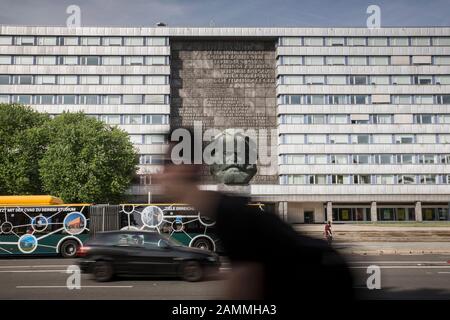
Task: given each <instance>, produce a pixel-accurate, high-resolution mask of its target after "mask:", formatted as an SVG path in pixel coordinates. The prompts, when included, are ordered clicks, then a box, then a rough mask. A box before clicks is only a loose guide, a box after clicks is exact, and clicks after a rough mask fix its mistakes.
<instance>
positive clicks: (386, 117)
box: [372, 114, 392, 124]
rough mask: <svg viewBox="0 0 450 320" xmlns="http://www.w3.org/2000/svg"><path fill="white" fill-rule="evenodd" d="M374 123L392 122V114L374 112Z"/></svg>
mask: <svg viewBox="0 0 450 320" xmlns="http://www.w3.org/2000/svg"><path fill="white" fill-rule="evenodd" d="M372 123H374V124H385V123H392V116H391V115H390V114H374V115H373V116H372Z"/></svg>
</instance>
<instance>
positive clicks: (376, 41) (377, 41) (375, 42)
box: [368, 37, 387, 46]
mask: <svg viewBox="0 0 450 320" xmlns="http://www.w3.org/2000/svg"><path fill="white" fill-rule="evenodd" d="M368 43H369V46H387V38H385V37H369V39H368Z"/></svg>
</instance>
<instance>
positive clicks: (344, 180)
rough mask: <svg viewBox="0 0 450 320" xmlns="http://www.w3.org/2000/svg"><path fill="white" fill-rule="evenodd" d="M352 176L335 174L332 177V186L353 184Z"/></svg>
mask: <svg viewBox="0 0 450 320" xmlns="http://www.w3.org/2000/svg"><path fill="white" fill-rule="evenodd" d="M351 181H352V180H351V176H350V175H341V174H333V175H331V183H332V184H351Z"/></svg>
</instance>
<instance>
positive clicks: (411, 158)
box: [280, 153, 450, 165]
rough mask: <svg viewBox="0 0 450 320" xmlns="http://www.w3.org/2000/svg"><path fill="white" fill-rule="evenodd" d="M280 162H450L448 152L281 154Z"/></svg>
mask: <svg viewBox="0 0 450 320" xmlns="http://www.w3.org/2000/svg"><path fill="white" fill-rule="evenodd" d="M280 162H281V164H288V165H290V164H294V165H302V164H377V165H379V164H450V154H407V153H403V154H385V153H383V154H282V155H280Z"/></svg>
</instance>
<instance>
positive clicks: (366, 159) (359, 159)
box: [352, 154, 370, 164]
mask: <svg viewBox="0 0 450 320" xmlns="http://www.w3.org/2000/svg"><path fill="white" fill-rule="evenodd" d="M352 162H353V163H354V164H370V155H368V154H354V155H353V156H352Z"/></svg>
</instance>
